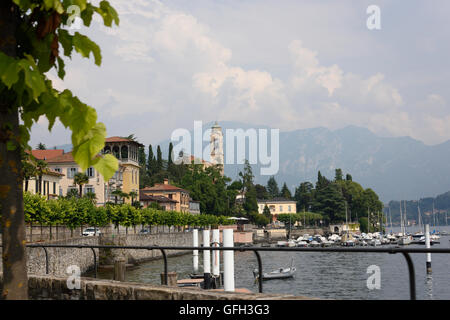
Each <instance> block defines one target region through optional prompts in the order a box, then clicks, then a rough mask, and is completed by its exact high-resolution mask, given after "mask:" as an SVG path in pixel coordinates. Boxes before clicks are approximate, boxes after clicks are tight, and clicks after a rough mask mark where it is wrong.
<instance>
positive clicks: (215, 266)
mask: <svg viewBox="0 0 450 320" xmlns="http://www.w3.org/2000/svg"><path fill="white" fill-rule="evenodd" d="M212 243H213V247H219V246H220V231H219V229H213V231H212ZM212 274H213V276H214V277H215V278H218V277H219V276H220V251H219V250H213V251H212Z"/></svg>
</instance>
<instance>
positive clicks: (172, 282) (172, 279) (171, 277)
mask: <svg viewBox="0 0 450 320" xmlns="http://www.w3.org/2000/svg"><path fill="white" fill-rule="evenodd" d="M165 280H166V277H165V274H164V272H161V284H162V285H164V284H165V283H166V281H165ZM177 280H178V275H177V273H176V272H167V285H168V286H169V287H176V286H177Z"/></svg>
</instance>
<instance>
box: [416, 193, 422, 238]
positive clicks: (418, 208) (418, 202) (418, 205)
mask: <svg viewBox="0 0 450 320" xmlns="http://www.w3.org/2000/svg"><path fill="white" fill-rule="evenodd" d="M417 212H418V215H419V230H420V231H423V230H422V217H421V214H420V199H419V200H417Z"/></svg>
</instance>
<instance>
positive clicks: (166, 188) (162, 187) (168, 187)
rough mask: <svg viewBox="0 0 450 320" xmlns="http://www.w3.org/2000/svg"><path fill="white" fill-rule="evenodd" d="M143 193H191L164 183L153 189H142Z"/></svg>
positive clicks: (156, 185)
mask: <svg viewBox="0 0 450 320" xmlns="http://www.w3.org/2000/svg"><path fill="white" fill-rule="evenodd" d="M141 191H142V192H151V191H181V192H187V193H189V191H187V190H184V189H182V188H178V187H176V186H173V185H171V184H164V183H157V184H155V185H154V186H153V187H145V188H143V189H141Z"/></svg>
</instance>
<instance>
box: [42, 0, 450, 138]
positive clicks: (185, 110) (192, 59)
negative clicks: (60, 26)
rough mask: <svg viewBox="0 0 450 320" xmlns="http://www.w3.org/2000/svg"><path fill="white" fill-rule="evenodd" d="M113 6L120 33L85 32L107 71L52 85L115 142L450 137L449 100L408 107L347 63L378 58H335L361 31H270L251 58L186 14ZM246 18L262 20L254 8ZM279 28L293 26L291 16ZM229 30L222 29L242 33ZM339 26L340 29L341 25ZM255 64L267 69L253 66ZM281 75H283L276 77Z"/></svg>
mask: <svg viewBox="0 0 450 320" xmlns="http://www.w3.org/2000/svg"><path fill="white" fill-rule="evenodd" d="M112 5H113V6H114V7H115V8H116V9H117V11H118V12H119V16H120V26H119V27H118V28H117V27H114V28H106V27H104V26H102V25H101V19H99V18H96V20H95V23H93V24H92V28H89V30H87V29H85V30H82V31H83V32H85V33H87V34H88V35H89V36H90V37H91V38H92V39H93V40H94V41H96V42H97V43H99V45H100V47H101V48H102V55H103V61H102V66H101V68H97V67H96V66H95V65H94V64H93V63H92V62H86V61H82V59H79V58H73V59H72V60H71V61H67V63H66V65H67V76H66V79H65V80H64V81H60V80H58V79H57V78H56V77H52V80H54V84H55V86H56V87H57V88H70V89H71V90H72V91H73V92H74V93H75V94H77V95H78V96H80V98H81V99H82V100H83V101H84V102H86V103H88V104H89V105H91V106H93V107H95V108H96V109H97V111H98V114H99V120H100V121H103V122H105V124H106V126H107V128H108V134H110V135H117V134H122V135H126V134H127V132H129V133H136V134H137V135H138V136H139V137H140V139H141V140H142V142H143V143H146V144H148V143H156V142H159V141H160V140H163V139H166V138H167V137H169V136H170V134H171V131H172V130H174V129H176V128H178V127H184V128H192V126H193V121H194V120H203V121H204V122H206V121H213V120H219V121H220V120H235V121H243V122H248V123H251V124H261V125H269V126H271V127H274V128H279V129H281V130H293V129H300V128H310V127H317V126H326V127H329V128H330V129H336V128H339V127H344V126H346V125H350V124H352V125H359V126H364V127H367V128H369V129H371V130H373V131H374V132H376V133H378V134H382V135H411V136H413V137H415V138H419V139H422V140H425V141H426V142H428V143H437V142H441V141H443V140H445V139H448V138H449V137H450V131H449V130H448V129H446V125H445V121H446V120H448V116H449V112H448V103H447V102H446V99H445V97H444V96H443V94H442V93H440V92H439V90H437V91H433V93H429V94H428V95H425V96H424V97H422V98H420V99H419V101H418V102H415V101H414V100H411V99H408V98H407V97H406V96H408V95H406V94H405V87H402V88H399V87H398V86H396V85H395V84H394V81H393V79H392V77H390V76H389V75H388V71H389V70H385V69H383V68H378V69H379V70H376V71H374V72H372V71H370V72H369V71H368V69H364V68H358V67H355V68H356V70H353V69H352V64H349V63H348V62H347V63H346V62H345V61H344V62H343V60H342V59H339V58H337V57H338V56H339V57H340V56H342V53H343V52H348V57H350V59H355V57H356V56H357V55H358V53H360V52H369V51H370V50H369V49H367V48H365V49H364V50H362V51H361V50H360V48H359V49H357V48H356V49H355V48H353V47H350V46H349V47H348V49H347V50H344V49H343V48H333V46H335V44H338V43H339V42H338V41H337V39H336V37H337V35H338V31H339V32H341V33H344V35H345V37H344V38H345V39H346V40H345V43H346V44H347V45H349V44H350V43H349V42H356V41H357V40H361V41H362V43H363V44H364V45H366V44H367V43H368V40H367V39H366V38H361V37H362V35H361V34H362V32H361V31H360V30H358V32H356V33H355V32H353V31H352V30H353V29H354V27H355V26H354V23H353V24H352V25H351V30H350V31H349V30H347V29H345V28H344V25H343V26H342V27H341V28H340V29H339V30H338V31H336V30H334V31H333V34H332V36H328V37H327V35H326V34H325V33H324V32H322V31H323V28H324V27H323V25H322V24H321V23H320V22H318V24H319V26H320V28H319V30H321V32H322V33H321V34H322V36H323V40H322V39H319V38H317V37H315V38H314V37H313V38H314V39H315V40H314V41H312V40H311V39H313V38H311V37H306V38H307V40H305V37H302V36H298V35H297V36H296V35H295V33H294V32H292V31H290V32H286V34H283V35H280V37H281V38H283V39H285V38H287V37H288V36H287V35H289V37H290V38H289V39H288V40H286V42H285V43H284V44H283V43H282V42H281V41H280V40H279V39H275V38H274V37H275V36H276V34H272V33H270V32H272V29H271V28H269V27H267V26H261V27H260V28H261V29H262V30H264V31H267V32H269V34H266V33H264V34H260V35H258V36H259V38H260V41H266V42H265V43H264V45H260V46H256V47H255V48H252V47H251V46H248V45H245V46H243V47H244V48H245V49H246V50H247V51H246V52H241V51H240V50H236V49H232V47H233V45H232V40H233V39H234V38H235V37H230V36H229V35H227V36H220V34H219V32H218V31H217V30H218V27H217V25H216V24H215V23H214V21H213V20H208V18H207V17H206V16H202V17H201V18H199V17H198V16H195V15H194V14H193V13H192V12H189V10H184V9H181V8H180V6H179V7H178V8H174V5H173V4H172V5H170V4H167V3H163V2H160V1H155V0H152V1H150V0H129V1H114V2H112ZM294 5H295V6H297V4H291V6H294ZM223 6H226V4H223ZM309 6H310V7H315V4H314V5H311V4H310V5H309ZM345 8H346V7H341V6H339V8H338V9H339V12H340V14H343V15H344V17H346V19H347V20H350V18H351V17H352V15H353V14H354V11H355V9H354V8H351V9H349V10H346V9H345ZM244 9H246V10H248V11H250V12H251V11H252V7H251V5H250V4H249V5H248V6H247V7H245V8H244ZM306 9H307V10H309V9H310V8H309V7H308V8H306ZM267 10H268V9H267ZM286 10H287V9H286ZM307 10H306V11H307ZM225 12H226V13H227V14H231V13H229V11H225ZM261 12H262V11H261ZM261 12H254V14H255V15H259V14H263V15H261V16H257V17H256V16H255V20H254V21H258V22H259V23H263V21H264V17H265V16H264V14H268V13H269V12H270V10H268V11H267V12H266V11H264V12H262V13H261ZM320 12H322V11H320ZM364 12H365V11H363V14H362V17H363V18H364V17H365V16H364ZM240 14H241V15H242V14H244V13H242V12H241V13H240ZM324 14H325V16H330V14H329V12H328V13H326V12H325V13H324ZM286 15H287V13H286ZM290 15H291V13H290V14H289V16H290ZM274 18H276V19H279V20H281V19H283V16H282V10H281V9H278V10H277V11H276V16H274ZM229 20H230V21H229V22H228V19H224V20H220V22H221V23H233V20H232V19H231V17H230V19H229ZM313 20H314V21H315V20H317V21H321V20H320V19H307V21H308V24H313V23H314V21H313ZM337 20H339V19H337V18H336V17H335V18H333V19H332V21H333V23H337ZM252 21H253V20H252ZM274 23H275V22H274ZM362 25H364V24H362ZM219 29H220V28H219ZM313 29H314V28H313ZM232 30H236V26H234V25H233V26H232ZM239 30H240V31H241V34H239V35H237V36H238V37H237V38H238V39H239V40H237V41H238V43H239V41H242V39H243V38H244V39H245V37H248V39H249V41H250V40H253V38H251V37H250V36H247V34H248V33H247V31H248V30H251V31H252V32H253V33H254V32H256V31H257V30H258V28H257V26H255V25H251V26H250V25H249V26H246V25H244V24H242V25H240V27H239ZM273 30H276V32H281V30H283V29H282V28H281V27H276V28H274V29H273ZM273 32H274V33H275V31H273ZM364 32H365V31H364ZM253 33H252V34H253ZM364 36H365V37H367V34H365V35H364ZM349 39H351V41H350V40H349ZM319 40H322V42H320V41H319ZM272 43H277V47H276V50H273V51H272V50H268V51H263V50H264V48H270V49H272V48H271V47H273V45H272ZM311 43H312V44H313V45H311ZM320 43H322V44H320ZM330 43H331V44H330ZM230 44H231V45H230ZM353 50H356V51H353ZM358 50H359V51H358ZM376 52H377V53H379V52H380V48H379V47H377V48H376ZM270 54H273V55H274V56H271V55H270ZM276 54H278V55H276ZM236 55H239V56H237V57H236ZM334 56H336V58H335V57H334ZM243 57H245V59H244V58H243ZM264 59H265V60H264ZM253 60H256V61H258V63H255V64H252V62H253ZM245 61H246V62H245ZM264 61H266V62H267V63H265V64H264V63H263V62H264ZM324 61H325V62H324ZM274 65H275V66H281V67H280V69H279V70H283V72H280V71H279V70H277V71H274V69H273V68H271V67H273V66H274ZM133 119H135V120H133ZM418 127H420V129H419V130H418V129H417V128H418ZM36 132H38V131H36ZM41 134H42V133H41V131H39V135H38V136H37V137H36V139H41V137H42V135H41ZM57 138H58V137H53V139H55V140H56V139H57ZM41 140H42V139H41ZM55 143H56V142H55ZM58 143H61V144H62V143H66V142H62V141H60V142H58Z"/></svg>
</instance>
